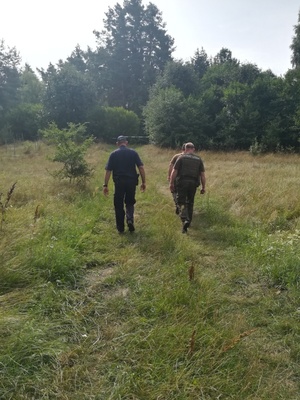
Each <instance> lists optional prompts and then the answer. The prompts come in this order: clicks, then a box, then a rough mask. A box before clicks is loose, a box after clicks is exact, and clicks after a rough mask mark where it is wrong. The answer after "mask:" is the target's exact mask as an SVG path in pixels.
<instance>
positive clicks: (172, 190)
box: [170, 182, 175, 193]
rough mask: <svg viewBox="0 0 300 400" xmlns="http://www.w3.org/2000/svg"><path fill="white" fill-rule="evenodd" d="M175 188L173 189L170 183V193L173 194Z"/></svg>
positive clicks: (172, 184)
mask: <svg viewBox="0 0 300 400" xmlns="http://www.w3.org/2000/svg"><path fill="white" fill-rule="evenodd" d="M174 190H175V187H174V183H172V182H171V183H170V192H171V193H174Z"/></svg>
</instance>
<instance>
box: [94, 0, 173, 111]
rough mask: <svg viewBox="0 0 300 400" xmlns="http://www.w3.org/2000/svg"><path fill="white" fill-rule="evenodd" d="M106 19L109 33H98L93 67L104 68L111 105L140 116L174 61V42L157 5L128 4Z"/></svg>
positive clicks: (111, 9) (110, 12) (132, 0)
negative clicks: (152, 87) (151, 89)
mask: <svg viewBox="0 0 300 400" xmlns="http://www.w3.org/2000/svg"><path fill="white" fill-rule="evenodd" d="M105 15H106V18H105V19H104V27H105V29H104V30H102V31H101V32H98V31H95V32H94V33H95V35H96V38H97V43H98V45H99V47H98V49H97V52H96V54H95V55H94V57H93V59H92V60H91V61H92V64H95V62H96V65H97V66H99V65H101V74H103V78H104V79H102V88H103V89H104V91H105V94H106V96H105V98H106V101H107V104H108V105H109V106H112V107H116V106H121V107H124V108H128V109H130V110H133V111H134V112H136V113H137V114H140V113H141V108H142V106H143V105H144V104H145V102H146V100H147V98H148V89H149V87H150V85H152V84H153V83H154V82H155V79H156V77H157V75H158V74H159V73H160V72H162V71H163V68H164V65H165V64H166V62H167V61H169V60H170V59H171V53H172V51H173V43H174V40H173V39H172V38H171V37H170V36H169V35H168V34H167V32H166V30H165V24H164V23H163V21H162V16H161V12H160V11H159V10H158V8H157V7H156V6H155V5H154V4H153V3H150V4H149V5H147V6H144V5H143V4H142V1H141V0H129V1H124V2H123V5H120V4H116V5H115V6H114V7H109V10H108V12H107V13H106V14H105ZM98 71H99V68H98ZM103 89H102V90H103Z"/></svg>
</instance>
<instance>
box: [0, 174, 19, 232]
mask: <svg viewBox="0 0 300 400" xmlns="http://www.w3.org/2000/svg"><path fill="white" fill-rule="evenodd" d="M16 184H17V182H15V183H14V184H13V185H12V186H11V188H10V189H9V191H8V192H7V195H6V199H5V202H4V203H3V202H2V201H1V197H2V193H0V207H1V226H0V227H1V229H2V224H3V222H4V220H5V213H6V209H7V207H8V203H9V201H10V199H11V196H12V194H13V191H14V190H15V186H16Z"/></svg>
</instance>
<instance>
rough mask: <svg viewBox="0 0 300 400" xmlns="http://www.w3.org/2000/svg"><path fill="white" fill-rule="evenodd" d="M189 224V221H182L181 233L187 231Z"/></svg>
mask: <svg viewBox="0 0 300 400" xmlns="http://www.w3.org/2000/svg"><path fill="white" fill-rule="evenodd" d="M189 226H190V223H189V221H184V223H183V225H182V233H187V230H188V227H189Z"/></svg>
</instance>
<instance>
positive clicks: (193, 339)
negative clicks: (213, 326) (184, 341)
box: [188, 329, 196, 356]
mask: <svg viewBox="0 0 300 400" xmlns="http://www.w3.org/2000/svg"><path fill="white" fill-rule="evenodd" d="M195 342H196V330H195V329H194V331H193V333H192V336H191V338H190V343H189V351H188V355H189V356H191V355H192V354H194V351H195Z"/></svg>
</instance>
